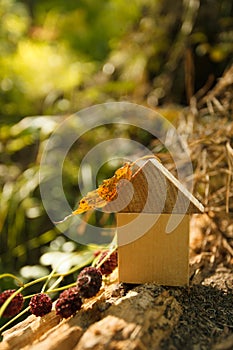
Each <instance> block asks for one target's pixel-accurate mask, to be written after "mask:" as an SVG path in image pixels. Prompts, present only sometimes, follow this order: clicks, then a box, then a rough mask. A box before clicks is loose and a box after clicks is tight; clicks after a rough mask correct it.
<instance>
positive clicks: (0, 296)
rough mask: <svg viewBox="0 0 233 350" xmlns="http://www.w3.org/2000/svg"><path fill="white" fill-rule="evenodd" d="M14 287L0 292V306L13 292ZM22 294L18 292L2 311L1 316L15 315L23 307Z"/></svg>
mask: <svg viewBox="0 0 233 350" xmlns="http://www.w3.org/2000/svg"><path fill="white" fill-rule="evenodd" d="M15 291H16V290H15V289H8V290H5V291H4V292H2V293H0V307H1V306H2V305H3V304H4V302H5V301H6V300H7V299H8V298H9V297H10V296H11V295H12V294H13V293H14V292H15ZM23 303H24V300H23V295H22V294H21V293H18V294H17V295H16V296H15V297H14V298H13V299H12V300H11V302H10V304H9V305H8V306H7V308H6V309H5V311H4V312H3V315H2V316H3V317H12V316H15V315H17V314H18V313H19V312H20V311H21V310H22V308H23Z"/></svg>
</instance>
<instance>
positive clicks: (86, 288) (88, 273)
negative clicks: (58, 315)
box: [77, 266, 102, 298]
mask: <svg viewBox="0 0 233 350" xmlns="http://www.w3.org/2000/svg"><path fill="white" fill-rule="evenodd" d="M101 284H102V275H101V272H100V271H99V270H97V269H96V268H95V267H91V266H89V267H85V268H84V269H83V270H82V271H81V272H80V274H79V276H78V279H77V288H78V290H79V293H80V295H81V297H83V298H91V297H93V296H94V295H96V294H97V293H98V291H99V290H100V287H101Z"/></svg>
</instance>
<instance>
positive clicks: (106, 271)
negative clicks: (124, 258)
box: [98, 250, 118, 275]
mask: <svg viewBox="0 0 233 350" xmlns="http://www.w3.org/2000/svg"><path fill="white" fill-rule="evenodd" d="M108 254H109V251H105V252H103V253H102V254H101V255H100V258H99V261H98V264H100V263H101V261H102V260H104V259H105V257H106V256H107V255H108ZM117 265H118V261H117V251H116V250H114V252H113V253H112V254H111V255H110V256H109V257H108V258H107V259H106V260H105V261H104V262H103V263H102V264H101V265H100V267H99V270H100V272H101V273H102V275H110V273H112V271H113V270H114V269H115V268H116V267H117Z"/></svg>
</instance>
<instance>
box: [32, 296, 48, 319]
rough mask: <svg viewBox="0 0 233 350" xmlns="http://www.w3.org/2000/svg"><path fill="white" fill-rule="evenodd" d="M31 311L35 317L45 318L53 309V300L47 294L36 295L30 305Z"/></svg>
mask: <svg viewBox="0 0 233 350" xmlns="http://www.w3.org/2000/svg"><path fill="white" fill-rule="evenodd" d="M29 306H30V311H31V313H32V314H33V315H35V316H44V315H46V314H48V313H49V312H50V311H51V309H52V300H51V298H50V297H49V296H48V295H47V294H45V293H38V294H36V295H34V296H33V297H32V298H31V300H30V303H29Z"/></svg>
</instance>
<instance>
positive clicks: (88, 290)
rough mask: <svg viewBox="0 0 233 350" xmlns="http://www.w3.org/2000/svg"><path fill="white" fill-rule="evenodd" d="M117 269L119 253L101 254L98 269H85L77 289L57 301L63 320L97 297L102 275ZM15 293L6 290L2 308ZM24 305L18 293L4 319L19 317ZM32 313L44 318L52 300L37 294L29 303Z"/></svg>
mask: <svg viewBox="0 0 233 350" xmlns="http://www.w3.org/2000/svg"><path fill="white" fill-rule="evenodd" d="M116 267H117V252H116V251H114V252H112V253H111V254H109V251H105V252H103V253H102V254H100V258H99V261H98V268H96V267H92V266H89V267H85V268H84V269H83V270H82V271H81V272H80V274H79V275H78V278H77V284H76V287H72V288H69V289H67V290H65V291H64V292H62V293H61V294H60V296H59V298H58V299H57V301H56V304H55V309H56V313H57V314H58V315H60V316H61V317H63V318H68V317H70V316H72V315H74V314H75V313H76V312H77V311H78V310H80V309H81V306H82V299H86V298H91V297H93V296H95V295H96V294H97V293H98V292H99V290H100V288H101V285H102V275H109V274H110V273H111V272H112V271H113V270H114V269H115V268H116ZM13 293H15V289H11V290H5V291H4V292H2V293H0V307H1V306H2V305H3V304H4V302H5V301H6V300H7V299H8V298H9V297H10V296H11V295H12V294H13ZM23 304H24V299H23V295H22V294H21V293H18V294H16V295H15V297H14V298H13V299H12V300H11V302H10V303H9V305H8V306H7V307H6V309H5V310H4V312H3V317H12V316H15V315H17V314H18V313H19V312H20V311H21V309H22V307H23ZM29 308H30V312H31V313H32V314H33V315H35V316H44V315H46V314H47V313H49V312H50V311H51V310H52V300H51V298H50V297H49V296H48V295H47V294H45V293H38V294H35V295H34V296H33V297H32V298H31V300H30V302H29Z"/></svg>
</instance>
